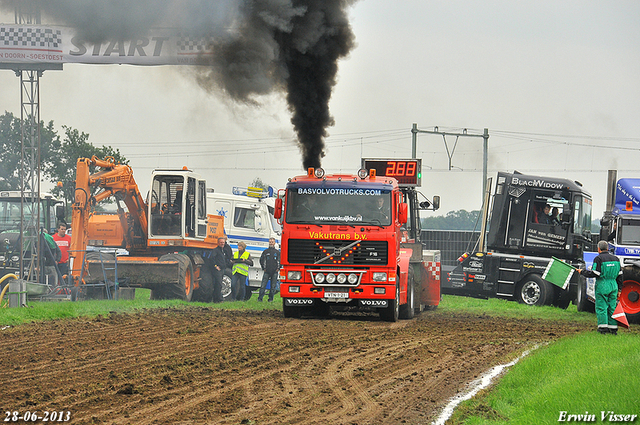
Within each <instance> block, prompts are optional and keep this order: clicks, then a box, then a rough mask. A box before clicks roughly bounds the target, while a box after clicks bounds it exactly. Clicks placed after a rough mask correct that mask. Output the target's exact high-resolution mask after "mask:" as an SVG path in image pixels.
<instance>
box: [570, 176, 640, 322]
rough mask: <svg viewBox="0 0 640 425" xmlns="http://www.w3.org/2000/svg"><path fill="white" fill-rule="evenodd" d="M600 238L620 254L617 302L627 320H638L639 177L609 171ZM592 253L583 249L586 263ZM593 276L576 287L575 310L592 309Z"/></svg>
mask: <svg viewBox="0 0 640 425" xmlns="http://www.w3.org/2000/svg"><path fill="white" fill-rule="evenodd" d="M600 226H601V227H600V240H606V241H607V242H609V250H610V251H611V252H612V253H613V254H615V255H616V256H618V258H620V262H621V264H622V271H623V281H624V283H623V286H622V290H621V292H620V298H619V300H620V303H621V304H622V307H623V308H624V311H625V313H626V315H627V318H628V319H629V320H630V321H635V322H638V321H640V179H637V178H622V179H619V180H617V173H616V171H615V170H610V171H609V176H608V183H607V203H606V210H605V212H604V214H603V217H602V219H601V220H600ZM595 255H596V254H595V253H589V252H585V255H584V259H585V262H586V263H587V265H588V264H589V263H590V262H592V260H593V257H594V256H595ZM593 302H594V280H593V279H587V281H586V282H583V283H581V284H580V285H579V287H578V293H577V298H576V306H577V308H578V310H579V311H593V309H594V304H593Z"/></svg>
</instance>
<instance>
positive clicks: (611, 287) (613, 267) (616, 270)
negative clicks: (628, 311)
mask: <svg viewBox="0 0 640 425" xmlns="http://www.w3.org/2000/svg"><path fill="white" fill-rule="evenodd" d="M578 273H579V274H581V275H582V276H584V277H595V278H596V317H597V318H598V332H600V333H601V334H613V335H617V334H618V322H617V321H616V319H614V318H612V317H611V316H613V312H614V311H615V309H616V305H617V301H618V288H619V286H621V285H622V270H621V269H620V259H619V258H618V257H616V256H615V255H613V254H610V253H609V244H608V243H607V241H600V242H598V255H597V256H596V257H595V258H594V259H593V266H592V267H591V270H580V269H578Z"/></svg>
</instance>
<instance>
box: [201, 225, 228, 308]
mask: <svg viewBox="0 0 640 425" xmlns="http://www.w3.org/2000/svg"><path fill="white" fill-rule="evenodd" d="M226 241H227V239H226V238H225V237H224V236H221V237H219V238H218V246H217V247H215V248H214V249H213V250H212V251H211V255H210V256H209V257H208V258H207V259H206V260H205V261H207V263H208V266H209V268H210V269H211V273H212V274H213V299H212V301H213V302H214V303H219V302H221V301H222V276H223V274H224V269H226V268H227V267H229V263H228V261H227V259H226V256H225V255H224V254H225V253H224V245H225V243H226ZM207 301H208V300H207Z"/></svg>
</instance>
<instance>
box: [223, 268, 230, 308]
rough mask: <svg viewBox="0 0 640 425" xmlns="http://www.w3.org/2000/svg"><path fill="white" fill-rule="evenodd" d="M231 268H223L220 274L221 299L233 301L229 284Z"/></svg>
mask: <svg viewBox="0 0 640 425" xmlns="http://www.w3.org/2000/svg"><path fill="white" fill-rule="evenodd" d="M231 276H232V275H231V269H225V271H224V273H223V274H222V289H221V292H222V301H233V287H232V286H231Z"/></svg>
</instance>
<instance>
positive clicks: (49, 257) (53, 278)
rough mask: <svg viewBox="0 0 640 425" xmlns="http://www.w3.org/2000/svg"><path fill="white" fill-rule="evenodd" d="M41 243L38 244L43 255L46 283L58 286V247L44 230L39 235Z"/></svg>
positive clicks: (59, 255)
mask: <svg viewBox="0 0 640 425" xmlns="http://www.w3.org/2000/svg"><path fill="white" fill-rule="evenodd" d="M41 236H42V241H41V243H40V246H41V248H40V249H41V250H42V253H43V254H44V272H45V275H46V276H47V280H46V283H47V284H49V285H52V286H56V285H58V272H57V270H56V264H57V263H58V262H59V261H60V257H61V256H62V253H61V251H60V247H58V245H57V244H56V243H55V241H54V240H53V238H52V237H51V235H50V234H48V233H47V232H46V231H45V230H42V233H41Z"/></svg>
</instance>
